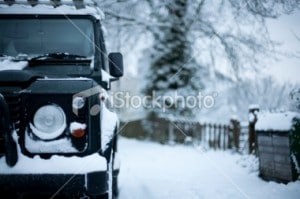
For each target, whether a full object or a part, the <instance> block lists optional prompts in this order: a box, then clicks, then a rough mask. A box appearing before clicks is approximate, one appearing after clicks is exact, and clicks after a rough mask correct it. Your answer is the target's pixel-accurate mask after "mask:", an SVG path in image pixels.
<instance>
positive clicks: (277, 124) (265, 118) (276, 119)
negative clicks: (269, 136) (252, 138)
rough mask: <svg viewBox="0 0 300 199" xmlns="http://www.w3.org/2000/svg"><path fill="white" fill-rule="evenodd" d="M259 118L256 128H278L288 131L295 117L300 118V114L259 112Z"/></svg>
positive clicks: (264, 129)
mask: <svg viewBox="0 0 300 199" xmlns="http://www.w3.org/2000/svg"><path fill="white" fill-rule="evenodd" d="M257 117H258V120H257V123H256V125H255V128H256V130H262V131H267V130H277V131H288V130H290V129H291V128H292V125H293V119H294V118H300V114H299V113H296V112H281V113H269V112H268V113H267V112H265V113H259V114H258V115H257Z"/></svg>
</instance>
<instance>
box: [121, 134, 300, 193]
mask: <svg viewBox="0 0 300 199" xmlns="http://www.w3.org/2000/svg"><path fill="white" fill-rule="evenodd" d="M119 153H120V159H121V172H120V180H119V184H120V199H140V198H143V199H161V198H165V199H169V198H170V199H182V198H187V199H201V198H214V199H218V198H222V199H223V198H230V199H234V198H256V199H257V198H262V199H265V198H272V199H275V198H285V199H288V198H295V199H296V198H299V196H300V181H297V182H292V183H289V184H287V185H285V184H279V183H275V182H266V181H263V180H261V179H260V178H259V177H258V162H257V159H256V158H255V157H253V156H245V155H244V156H242V155H238V154H233V153H231V152H229V151H226V152H223V151H206V152H205V151H203V150H202V149H201V148H196V147H191V146H164V145H161V144H156V143H152V142H145V141H137V140H130V139H126V138H121V139H120V142H119Z"/></svg>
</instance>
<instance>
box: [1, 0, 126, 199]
mask: <svg viewBox="0 0 300 199" xmlns="http://www.w3.org/2000/svg"><path fill="white" fill-rule="evenodd" d="M20 4H21V5H20ZM101 17H102V12H101V11H100V10H99V8H98V6H97V5H96V3H95V2H93V1H88V2H87V1H85V2H84V1H80V0H74V1H73V2H72V1H70V0H61V1H60V0H53V1H46V0H43V1H28V2H24V1H20V2H19V1H17V0H16V1H2V0H1V1H0V198H23V197H24V198H26V197H33V196H38V197H39V198H44V197H46V198H115V197H116V196H117V192H118V191H117V176H118V171H119V168H118V164H117V159H116V157H117V153H116V152H117V131H118V119H117V117H116V115H115V113H113V112H112V111H110V110H109V109H108V108H107V107H106V103H107V102H106V99H105V98H106V94H105V92H106V90H109V88H110V82H111V81H114V80H117V79H118V78H119V77H121V76H122V75H123V61H122V55H121V54H120V53H110V54H109V55H108V56H107V54H106V49H105V44H104V39H103V31H102V27H101V19H102V18H101Z"/></svg>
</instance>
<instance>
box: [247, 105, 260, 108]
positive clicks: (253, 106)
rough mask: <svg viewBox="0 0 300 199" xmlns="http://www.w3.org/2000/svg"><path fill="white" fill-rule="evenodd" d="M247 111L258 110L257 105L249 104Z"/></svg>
mask: <svg viewBox="0 0 300 199" xmlns="http://www.w3.org/2000/svg"><path fill="white" fill-rule="evenodd" d="M249 109H259V104H250V105H249Z"/></svg>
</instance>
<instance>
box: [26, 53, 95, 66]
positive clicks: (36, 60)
mask: <svg viewBox="0 0 300 199" xmlns="http://www.w3.org/2000/svg"><path fill="white" fill-rule="evenodd" d="M28 62H29V66H34V65H39V64H42V63H56V64H57V63H60V62H63V63H65V62H67V63H74V62H76V63H77V62H79V63H87V62H88V63H90V62H91V59H90V58H88V57H86V56H82V55H75V54H69V53H49V54H44V55H39V56H36V57H33V58H31V59H29V60H28Z"/></svg>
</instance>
